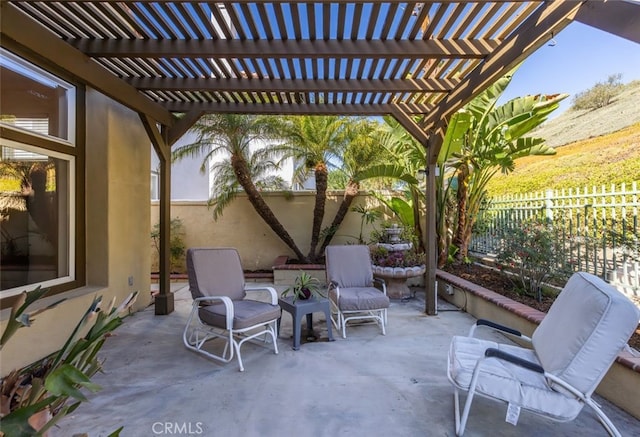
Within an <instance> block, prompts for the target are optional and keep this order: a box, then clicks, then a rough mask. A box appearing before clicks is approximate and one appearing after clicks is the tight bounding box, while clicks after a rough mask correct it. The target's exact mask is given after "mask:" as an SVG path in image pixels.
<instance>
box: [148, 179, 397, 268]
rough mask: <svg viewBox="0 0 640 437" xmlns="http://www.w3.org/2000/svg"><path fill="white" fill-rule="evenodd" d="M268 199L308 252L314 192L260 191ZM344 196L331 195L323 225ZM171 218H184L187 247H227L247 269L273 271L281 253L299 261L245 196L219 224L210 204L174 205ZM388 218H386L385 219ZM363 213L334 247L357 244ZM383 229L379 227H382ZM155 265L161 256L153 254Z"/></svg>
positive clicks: (367, 202)
mask: <svg viewBox="0 0 640 437" xmlns="http://www.w3.org/2000/svg"><path fill="white" fill-rule="evenodd" d="M262 195H263V196H264V198H265V201H266V202H267V204H268V205H269V207H270V208H271V209H272V210H273V212H274V214H275V215H276V217H277V218H278V219H279V220H280V222H281V223H282V224H283V226H284V227H285V229H286V230H287V232H289V234H290V235H291V237H292V238H293V239H294V240H295V242H296V243H297V244H298V247H300V250H302V252H303V253H305V254H306V253H307V252H308V251H309V242H310V239H311V237H310V235H311V225H312V222H313V206H314V203H315V193H314V192H293V193H288V194H286V195H285V194H283V193H262ZM342 196H343V192H342V191H335V192H333V191H332V192H329V193H328V196H327V204H326V207H325V221H324V223H323V224H322V227H323V228H325V227H327V226H329V225H330V224H331V221H332V220H333V216H334V215H335V212H336V211H337V209H338V207H339V205H340V202H341V201H342ZM359 204H362V205H364V206H365V207H367V208H375V207H379V206H380V202H379V201H378V200H377V199H376V198H375V197H373V196H370V195H368V194H366V193H365V194H361V195H359V196H358V197H356V199H355V200H354V202H353V203H352V207H353V206H356V205H359ZM171 217H172V218H180V220H182V223H183V225H184V228H185V232H186V235H185V238H184V242H185V244H186V246H187V247H205V246H229V247H235V248H237V249H238V252H239V253H240V257H241V259H242V266H243V268H244V269H246V270H258V269H271V267H272V265H273V261H274V260H275V259H276V257H278V256H280V255H288V256H290V257H292V258H295V255H294V253H293V251H292V250H291V249H289V248H288V247H287V246H286V245H285V244H284V243H283V242H282V241H281V240H280V239H279V238H278V237H277V236H276V234H275V233H274V232H273V231H272V230H271V228H269V227H268V226H267V225H266V224H265V223H264V221H263V220H262V219H261V218H260V216H259V215H258V214H257V213H256V212H255V210H254V209H253V207H252V206H251V204H250V203H249V200H248V199H247V197H246V195H244V194H241V195H239V196H238V198H237V199H236V200H234V201H233V202H231V204H230V205H229V206H228V207H227V208H226V209H225V210H224V214H223V215H222V217H221V218H219V219H218V220H217V221H214V220H213V214H212V211H211V210H210V209H209V208H208V207H207V204H206V202H179V201H174V202H172V203H171ZM387 217H388V216H387ZM361 218H362V215H361V214H358V213H355V212H353V211H349V212H348V213H347V216H346V217H345V219H344V222H343V223H342V225H341V226H340V229H339V230H338V233H337V235H336V237H334V239H333V240H332V242H331V244H345V243H354V242H356V241H357V238H358V235H359V234H360V223H361ZM157 222H158V203H157V202H153V203H152V205H151V225H152V226H153V225H155V224H156V223H157ZM378 226H379V224H378ZM372 230H373V227H372V226H371V225H367V224H365V225H364V230H363V237H364V239H365V240H368V238H369V234H370V233H371V231H372ZM152 258H153V264H154V267H155V266H156V265H157V264H156V263H157V253H156V251H155V249H154V250H153V252H152Z"/></svg>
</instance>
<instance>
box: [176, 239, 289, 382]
mask: <svg viewBox="0 0 640 437" xmlns="http://www.w3.org/2000/svg"><path fill="white" fill-rule="evenodd" d="M187 269H188V274H189V289H190V291H191V296H192V297H193V307H192V309H191V313H190V314H189V319H188V320H187V324H186V326H185V328H184V332H183V335H182V338H183V341H184V345H185V346H186V347H187V348H189V349H191V350H193V351H196V352H199V353H201V354H204V355H206V356H207V357H210V358H213V359H215V360H219V361H222V362H225V363H228V362H230V361H231V360H233V357H234V354H235V355H237V357H238V365H239V366H240V371H241V372H242V371H244V366H243V364H242V356H241V355H240V347H241V346H242V344H243V343H244V342H246V341H248V340H252V339H255V338H257V337H260V336H263V337H264V338H263V341H264V342H267V340H268V336H271V342H272V344H273V350H274V352H275V353H276V354H277V353H278V344H277V341H276V339H277V337H278V335H277V326H276V323H277V320H278V318H280V307H279V306H278V294H277V293H276V291H275V289H274V288H273V287H247V286H245V282H244V273H243V271H242V265H241V263H240V256H239V255H238V251H237V250H236V249H232V248H193V249H189V250H187ZM259 291H262V292H264V291H267V292H268V293H269V295H270V302H262V301H258V300H251V299H245V297H246V295H247V292H252V293H254V292H259ZM216 338H221V339H223V340H225V342H226V343H225V344H224V349H223V351H222V353H221V354H216V353H214V352H211V351H208V350H205V349H204V346H205V344H206V343H207V342H208V341H209V340H212V339H216Z"/></svg>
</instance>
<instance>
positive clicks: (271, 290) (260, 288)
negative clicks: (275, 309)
mask: <svg viewBox="0 0 640 437" xmlns="http://www.w3.org/2000/svg"><path fill="white" fill-rule="evenodd" d="M244 291H246V292H250V293H255V292H258V291H268V292H269V295H270V296H271V305H278V293H277V292H276V289H275V288H273V287H268V286H264V285H262V286H256V285H249V286H245V287H244Z"/></svg>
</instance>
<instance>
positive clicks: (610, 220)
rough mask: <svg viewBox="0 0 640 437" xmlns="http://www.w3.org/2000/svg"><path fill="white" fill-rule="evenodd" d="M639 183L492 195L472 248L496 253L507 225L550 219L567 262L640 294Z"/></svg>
mask: <svg viewBox="0 0 640 437" xmlns="http://www.w3.org/2000/svg"><path fill="white" fill-rule="evenodd" d="M639 185H640V183H639V182H636V181H634V182H632V183H630V184H622V185H619V186H615V185H612V186H610V187H605V186H601V187H598V188H596V187H589V188H587V187H585V188H576V189H571V188H570V189H567V190H548V191H546V192H538V193H527V194H521V195H512V196H503V197H500V198H493V199H491V200H490V202H488V203H487V205H486V207H485V208H484V209H482V210H481V211H480V213H479V216H478V220H477V223H476V227H475V229H474V234H473V238H472V241H471V246H470V250H472V251H473V252H477V253H485V254H497V253H499V251H500V247H501V245H502V241H503V238H504V230H505V229H508V228H510V227H514V226H519V224H520V223H522V222H523V221H526V220H528V219H531V218H534V217H537V218H546V219H547V220H548V221H549V223H551V224H553V226H554V229H555V231H556V235H557V238H558V239H559V240H560V241H562V243H563V246H564V247H565V249H566V251H567V253H568V254H569V257H570V258H569V259H566V260H565V265H569V266H571V267H572V268H573V269H574V270H575V271H588V272H591V273H594V274H596V275H598V276H600V277H602V278H604V279H605V280H607V281H608V282H610V283H612V284H614V285H616V286H617V287H618V288H620V289H621V290H623V291H624V292H625V293H627V294H630V295H634V296H636V297H638V296H640V251H639V245H640V243H639V240H640V230H639V224H638V207H639V206H640V203H639V197H640V190H639V189H638V186H639Z"/></svg>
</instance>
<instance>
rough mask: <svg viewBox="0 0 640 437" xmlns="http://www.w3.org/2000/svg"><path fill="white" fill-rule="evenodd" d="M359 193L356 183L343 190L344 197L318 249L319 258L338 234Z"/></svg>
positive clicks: (349, 184)
mask: <svg viewBox="0 0 640 437" xmlns="http://www.w3.org/2000/svg"><path fill="white" fill-rule="evenodd" d="M359 191H360V184H359V183H358V182H354V181H349V183H347V187H346V188H345V190H344V197H343V198H342V202H341V203H340V206H339V207H338V210H337V211H336V215H335V216H334V217H333V221H332V222H331V226H330V227H329V232H328V233H327V235H326V236H325V237H324V241H323V242H322V246H321V247H320V251H319V253H318V255H319V256H322V254H323V253H324V250H325V249H326V248H327V246H328V245H329V243H331V240H332V239H333V237H334V236H335V235H336V232H338V228H340V225H341V224H342V221H343V220H344V218H345V217H346V216H347V212H349V208H350V207H351V204H352V203H353V199H355V197H356V196H357V195H358V192H359Z"/></svg>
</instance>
